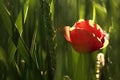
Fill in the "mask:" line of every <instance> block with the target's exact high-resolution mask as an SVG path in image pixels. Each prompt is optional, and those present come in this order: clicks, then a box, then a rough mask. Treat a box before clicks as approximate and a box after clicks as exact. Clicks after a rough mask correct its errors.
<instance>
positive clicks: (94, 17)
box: [93, 4, 96, 22]
mask: <svg viewBox="0 0 120 80" xmlns="http://www.w3.org/2000/svg"><path fill="white" fill-rule="evenodd" d="M95 20H96V8H95V5H94V4H93V21H94V22H95Z"/></svg>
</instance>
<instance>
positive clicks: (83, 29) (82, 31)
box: [64, 20, 108, 53]
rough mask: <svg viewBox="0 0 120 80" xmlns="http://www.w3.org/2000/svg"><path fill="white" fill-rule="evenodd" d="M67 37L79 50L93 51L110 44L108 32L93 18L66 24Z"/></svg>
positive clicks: (84, 51)
mask: <svg viewBox="0 0 120 80" xmlns="http://www.w3.org/2000/svg"><path fill="white" fill-rule="evenodd" d="M64 31H65V35H64V36H65V39H66V40H67V41H68V42H69V43H70V44H71V45H72V47H73V48H74V49H75V50H76V51H77V52H82V53H91V52H93V51H96V50H99V49H101V48H104V47H106V46H107V45H108V34H107V33H106V32H105V31H104V30H102V28H101V27H100V26H99V25H98V24H95V23H94V22H93V21H92V20H79V21H78V22H76V23H75V24H74V25H73V26H72V27H70V26H65V27H64Z"/></svg>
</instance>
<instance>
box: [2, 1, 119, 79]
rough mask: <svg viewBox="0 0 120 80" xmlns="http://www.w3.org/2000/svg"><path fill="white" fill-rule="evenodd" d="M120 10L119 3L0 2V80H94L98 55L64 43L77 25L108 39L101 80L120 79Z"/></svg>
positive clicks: (104, 51)
mask: <svg viewBox="0 0 120 80" xmlns="http://www.w3.org/2000/svg"><path fill="white" fill-rule="evenodd" d="M119 9H120V1H119V0H0V80H96V79H95V63H96V54H97V53H98V52H100V51H97V52H94V53H92V54H82V53H77V52H76V51H74V50H73V49H72V48H71V46H70V44H69V43H68V42H67V41H66V40H65V39H64V34H63V29H62V28H63V27H64V26H66V25H69V26H72V25H73V24H74V22H76V21H77V20H79V19H93V20H94V21H95V22H96V23H98V24H99V25H100V26H101V27H102V28H103V29H105V30H106V31H107V32H108V33H109V38H110V39H109V41H110V42H109V45H108V47H107V48H105V49H103V50H101V51H102V52H103V53H104V54H105V58H106V65H105V67H103V69H102V72H101V79H100V80H118V79H120V76H119V74H120V62H119V56H120V55H119V52H120V49H119V48H120V45H119V44H120V36H119V34H120V27H119V25H120V23H119V21H120V15H119V13H120V10H119ZM61 26H62V27H61Z"/></svg>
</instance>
